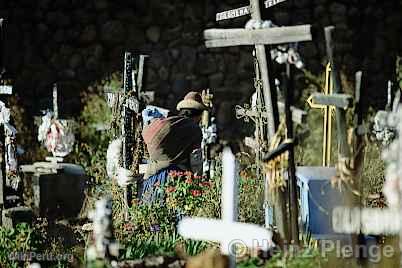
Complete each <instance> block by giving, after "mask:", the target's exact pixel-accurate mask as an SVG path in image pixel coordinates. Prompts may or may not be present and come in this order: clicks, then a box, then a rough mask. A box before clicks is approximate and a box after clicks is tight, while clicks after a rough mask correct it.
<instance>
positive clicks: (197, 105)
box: [177, 91, 208, 111]
mask: <svg viewBox="0 0 402 268" xmlns="http://www.w3.org/2000/svg"><path fill="white" fill-rule="evenodd" d="M182 109H194V110H208V107H207V106H205V104H204V103H203V101H202V96H201V94H200V93H198V92H195V91H191V92H189V93H187V95H186V96H185V97H184V99H183V100H181V101H180V102H179V103H178V104H177V110H178V111H180V110H182Z"/></svg>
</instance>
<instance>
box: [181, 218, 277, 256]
mask: <svg viewBox="0 0 402 268" xmlns="http://www.w3.org/2000/svg"><path fill="white" fill-rule="evenodd" d="M178 230H179V233H180V235H181V236H183V237H184V238H186V239H193V240H202V241H211V242H217V243H222V242H224V243H225V244H226V245H229V246H231V245H232V246H233V245H234V244H241V245H243V246H246V247H248V248H259V249H261V250H266V251H267V250H269V249H271V248H272V247H273V246H274V242H273V241H272V232H270V231H268V230H267V229H265V228H263V227H261V226H258V225H255V224H246V223H240V222H231V221H223V220H217V219H207V218H184V219H183V220H181V221H180V223H179V226H178ZM226 250H227V249H226Z"/></svg>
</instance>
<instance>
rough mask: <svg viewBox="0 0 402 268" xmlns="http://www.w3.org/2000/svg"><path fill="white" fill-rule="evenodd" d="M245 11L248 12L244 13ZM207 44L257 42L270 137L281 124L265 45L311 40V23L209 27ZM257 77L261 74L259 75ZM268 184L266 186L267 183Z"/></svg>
mask: <svg viewBox="0 0 402 268" xmlns="http://www.w3.org/2000/svg"><path fill="white" fill-rule="evenodd" d="M267 2H268V4H267V5H266V6H267V7H268V6H272V4H273V3H274V2H278V3H279V1H267ZM249 10H250V13H251V18H252V19H253V20H255V21H256V22H259V23H260V22H261V13H260V6H259V0H250V7H249ZM244 15H245V14H244ZM204 38H205V40H206V42H205V44H206V46H207V47H208V48H217V47H230V46H240V45H253V46H255V52H256V58H257V61H258V68H257V70H258V71H257V72H258V73H260V74H261V76H260V77H261V82H262V83H261V84H262V89H263V90H262V97H263V99H264V108H265V110H266V112H267V114H268V117H267V123H268V131H267V134H268V137H267V138H268V139H267V140H270V139H271V138H272V137H273V136H274V135H275V133H276V128H277V126H278V124H279V116H278V107H277V105H276V104H277V103H276V92H275V88H274V79H273V77H272V74H270V73H269V66H270V64H269V63H271V61H270V58H269V62H268V60H267V55H266V54H267V53H266V50H265V45H274V44H284V43H294V42H302V41H311V40H312V36H311V31H310V25H301V26H294V27H277V28H269V29H209V30H205V31H204ZM257 77H258V75H257ZM266 188H267V187H266ZM278 196H279V199H280V200H279V201H278V202H277V204H276V205H275V206H276V207H277V209H276V211H275V214H276V218H277V224H278V225H279V226H278V227H279V229H280V233H281V235H282V237H285V238H287V235H286V232H285V231H284V230H285V229H287V226H286V225H287V223H286V220H285V218H286V215H285V214H286V212H285V210H286V209H285V206H286V204H285V203H286V201H285V198H284V197H283V196H282V194H281V193H280V194H279V195H278ZM264 207H265V208H264V209H265V214H266V217H265V218H266V225H267V226H268V225H269V224H270V222H269V220H268V217H267V215H268V214H270V212H269V210H270V208H269V206H268V200H266V201H265V202H264Z"/></svg>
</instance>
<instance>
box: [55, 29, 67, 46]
mask: <svg viewBox="0 0 402 268" xmlns="http://www.w3.org/2000/svg"><path fill="white" fill-rule="evenodd" d="M65 38H66V32H65V31H64V30H63V29H58V30H57V31H56V33H55V34H54V36H53V40H54V41H55V42H57V43H62V42H63V41H64V40H65Z"/></svg>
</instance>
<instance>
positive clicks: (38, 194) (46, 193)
mask: <svg viewBox="0 0 402 268" xmlns="http://www.w3.org/2000/svg"><path fill="white" fill-rule="evenodd" d="M41 165H42V164H41V163H35V166H41ZM59 165H60V167H61V169H60V170H59V171H58V172H57V173H53V172H49V171H43V172H36V173H34V174H31V175H30V174H29V173H28V174H26V175H28V176H29V175H30V176H29V177H31V179H32V192H33V193H32V196H33V210H34V213H35V215H37V216H46V217H47V218H50V219H60V218H77V217H78V216H79V214H80V211H81V208H82V206H83V204H84V198H85V189H86V183H87V180H88V178H87V176H86V174H85V171H84V169H83V168H82V167H81V166H78V165H74V164H67V163H61V164H59ZM22 169H23V170H24V168H23V167H22Z"/></svg>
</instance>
